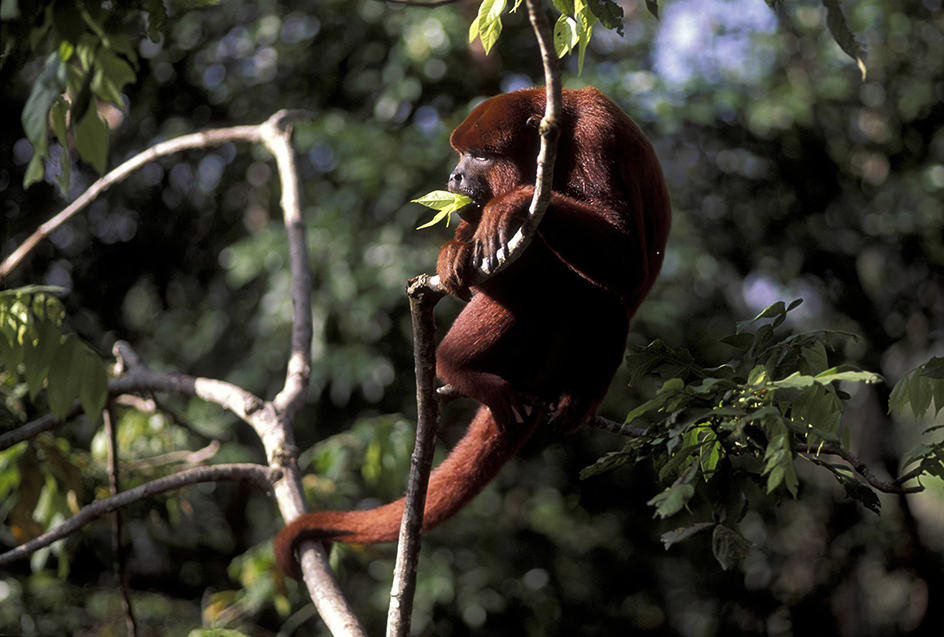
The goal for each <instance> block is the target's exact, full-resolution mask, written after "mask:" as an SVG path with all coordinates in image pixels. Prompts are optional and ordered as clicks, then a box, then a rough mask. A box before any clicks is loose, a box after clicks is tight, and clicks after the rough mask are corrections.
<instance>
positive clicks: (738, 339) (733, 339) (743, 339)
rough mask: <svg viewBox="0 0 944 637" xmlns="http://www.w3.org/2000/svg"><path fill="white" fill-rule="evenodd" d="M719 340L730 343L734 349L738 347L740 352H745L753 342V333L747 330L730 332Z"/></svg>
mask: <svg viewBox="0 0 944 637" xmlns="http://www.w3.org/2000/svg"><path fill="white" fill-rule="evenodd" d="M721 342H722V343H725V344H727V345H730V346H731V347H734V348H735V349H739V350H741V351H742V352H746V351H748V350H749V349H750V348H751V345H752V344H753V343H754V335H753V334H750V333H747V332H744V333H741V334H731V335H730V336H725V337H724V338H722V339H721Z"/></svg>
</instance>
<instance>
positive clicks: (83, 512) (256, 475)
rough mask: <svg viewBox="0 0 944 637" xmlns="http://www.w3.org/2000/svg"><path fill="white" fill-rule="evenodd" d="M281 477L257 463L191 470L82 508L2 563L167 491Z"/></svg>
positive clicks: (267, 484)
mask: <svg viewBox="0 0 944 637" xmlns="http://www.w3.org/2000/svg"><path fill="white" fill-rule="evenodd" d="M278 477H279V472H278V471H275V470H273V469H270V468H268V467H263V466H262V465H257V464H218V465H213V466H210V467H196V468H194V469H187V470H185V471H181V472H179V473H175V474H173V475H170V476H167V477H165V478H159V479H157V480H153V481H152V482H148V483H147V484H142V485H141V486H140V487H135V488H134V489H128V490H127V491H123V492H121V493H119V494H117V495H114V496H111V497H108V498H105V499H104V500H99V501H97V502H93V503H92V504H89V505H87V506H84V507H82V508H81V509H80V510H79V512H78V513H76V514H75V515H74V516H72V517H71V518H69V519H68V520H66V521H65V522H63V523H62V524H60V525H59V526H57V527H55V528H54V529H51V530H49V531H47V532H45V533H43V534H42V535H40V536H39V537H37V538H35V539H32V540H30V541H29V542H26V543H25V544H21V545H20V546H18V547H16V548H15V549H12V550H10V551H7V552H6V553H3V554H0V566H6V565H7V564H10V563H12V562H14V561H16V560H19V559H23V558H25V557H28V556H30V555H31V554H33V553H34V552H36V551H38V550H39V549H41V548H45V547H47V546H49V545H51V544H52V543H53V542H55V541H57V540H61V539H63V538H65V537H68V536H69V535H72V534H73V533H75V532H76V531H78V530H79V529H81V528H82V527H83V526H85V525H86V524H88V523H89V522H91V521H93V520H95V519H97V518H99V517H101V516H103V515H105V514H106V513H111V512H113V511H117V510H118V509H120V508H121V507H125V506H128V505H129V504H134V503H135V502H140V501H142V500H146V499H148V498H151V497H153V496H155V495H157V494H159V493H164V492H165V491H173V490H174V489H180V488H181V487H185V486H187V485H191V484H196V483H198V482H220V481H224V480H248V481H250V482H254V483H255V484H257V485H258V486H259V487H261V488H262V489H265V490H266V491H268V490H270V489H271V488H272V484H273V483H274V482H275V481H276V480H277V479H278Z"/></svg>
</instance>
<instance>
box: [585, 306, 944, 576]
mask: <svg viewBox="0 0 944 637" xmlns="http://www.w3.org/2000/svg"><path fill="white" fill-rule="evenodd" d="M800 302H801V301H800V300H797V301H794V302H793V303H791V304H790V305H789V306H786V305H785V304H784V303H782V302H778V303H775V304H774V305H771V306H770V307H768V308H767V309H765V310H764V311H763V312H761V313H760V314H759V315H758V316H756V317H755V318H754V319H752V320H750V321H745V322H743V323H740V324H738V326H737V331H736V333H735V334H733V335H731V336H729V337H726V338H725V339H723V342H725V343H727V344H729V345H731V346H733V347H735V348H737V349H738V350H740V351H741V352H742V357H741V359H740V360H736V361H732V362H731V363H728V364H725V365H721V366H718V367H712V368H707V367H703V366H702V365H700V364H698V363H696V362H695V360H694V359H693V358H692V356H691V355H690V354H689V353H688V352H687V351H686V350H672V349H670V348H668V347H667V346H666V345H665V344H664V343H662V342H661V341H655V342H653V343H652V344H650V345H649V346H648V347H646V348H644V349H642V350H641V351H639V352H637V353H636V354H633V355H632V356H630V357H629V358H628V365H629V367H630V370H631V376H632V380H633V381H634V382H635V381H637V380H639V379H640V378H641V377H642V376H644V375H647V374H657V375H659V376H661V377H662V378H663V379H664V382H663V385H662V387H661V388H660V389H659V390H658V392H657V393H656V395H655V397H653V398H652V399H650V400H648V401H646V402H645V403H643V404H642V405H640V406H639V407H637V408H636V409H634V410H633V411H632V412H630V413H629V415H628V416H627V417H626V422H625V425H624V427H633V426H634V425H636V427H635V428H634V429H632V430H629V431H624V432H623V433H627V434H629V435H630V436H631V437H632V438H633V439H632V441H631V442H629V443H628V444H627V445H626V446H625V447H624V448H623V449H622V450H621V451H619V452H615V453H610V454H608V455H606V456H604V457H602V458H600V459H599V460H598V461H597V462H596V463H595V464H593V465H592V466H590V467H587V468H586V469H584V471H583V472H582V473H581V477H582V478H588V477H590V476H593V475H596V474H598V473H601V472H604V471H609V470H612V469H615V468H617V467H619V466H621V465H623V464H626V463H627V462H640V461H642V460H647V461H652V462H653V464H654V465H655V468H656V470H657V472H658V477H659V480H660V481H661V482H663V483H665V484H667V485H668V486H667V487H666V488H665V489H664V490H663V491H662V492H660V493H659V494H657V495H656V496H655V497H654V498H652V499H651V500H650V501H649V504H650V505H651V506H652V507H653V508H654V509H655V513H654V515H655V516H656V517H659V518H669V517H672V516H674V515H676V514H678V513H680V512H682V511H683V510H687V509H688V507H689V504H690V502H691V501H692V500H693V498H694V497H695V496H696V494H698V493H701V494H702V496H704V498H706V499H707V500H708V501H710V502H711V503H712V506H713V511H714V512H713V514H712V515H713V518H714V519H713V521H712V522H710V523H698V524H696V525H694V526H689V527H684V528H683V529H681V530H678V531H673V532H672V533H671V534H668V535H667V536H666V537H664V540H665V542H666V544H667V545H671V544H672V543H674V542H677V541H680V540H681V539H685V538H687V537H690V535H692V534H694V533H696V532H700V531H704V530H707V529H709V528H715V529H716V530H715V533H716V534H722V535H723V536H724V537H723V541H719V540H718V537H717V535H716V536H715V543H714V548H715V555H716V557H717V558H718V560H719V562H720V563H721V564H722V566H724V567H725V568H728V567H730V565H731V564H732V563H733V562H734V561H736V560H737V555H740V554H741V552H742V550H743V549H744V546H745V545H744V544H743V542H740V541H736V538H735V537H734V536H736V535H737V532H736V531H734V530H733V529H732V528H727V529H726V530H724V531H720V530H718V528H717V527H719V526H730V525H731V524H735V523H737V522H738V521H739V520H740V519H741V517H742V516H743V514H744V513H745V512H746V506H747V504H746V503H747V501H748V493H751V492H753V491H754V490H755V489H756V488H757V487H758V486H760V487H761V488H763V489H764V492H765V493H766V494H767V495H768V496H777V497H780V496H782V495H783V494H784V493H786V494H789V495H790V496H793V497H796V496H797V489H798V487H799V478H798V477H797V473H796V470H795V467H794V464H795V461H796V460H797V459H805V460H808V461H810V462H812V463H813V464H815V465H817V466H820V467H822V468H824V469H826V470H827V471H829V472H830V473H831V474H832V475H833V476H834V477H835V478H836V480H838V481H839V483H840V484H841V485H842V487H843V489H844V490H845V492H846V495H847V496H848V497H850V498H852V499H854V500H856V501H858V502H860V503H861V504H862V505H863V506H865V507H866V508H868V509H869V510H871V511H874V512H876V513H878V512H879V509H880V502H879V499H878V496H877V493H878V492H883V493H895V494H909V493H917V492H920V491H922V490H923V489H924V487H923V485H921V484H920V483H919V484H917V485H913V486H906V484H907V483H909V482H911V481H913V480H917V479H919V478H920V477H922V476H924V475H934V476H938V477H944V440H939V441H937V442H929V443H926V444H924V445H921V446H919V447H918V448H916V449H914V450H912V451H911V452H910V453H909V455H908V458H909V461H908V464H912V463H917V466H916V467H915V468H914V469H912V470H910V471H908V472H906V473H903V474H902V475H900V476H898V477H896V478H894V479H892V480H881V479H879V478H877V477H876V476H875V475H874V474H873V473H872V471H871V470H870V469H869V467H868V466H867V465H866V464H865V463H864V462H862V461H861V460H859V459H858V458H856V456H855V455H853V454H852V453H851V452H850V451H849V446H850V438H851V436H850V427H849V426H848V423H846V421H845V418H844V409H845V403H846V401H847V400H848V399H849V398H850V395H849V394H848V393H847V392H846V391H844V390H843V389H842V384H843V383H865V384H871V383H878V382H882V380H883V379H882V378H881V377H880V376H879V375H877V374H874V373H871V372H866V371H860V370H857V369H854V368H852V367H849V366H839V367H830V366H829V363H828V355H827V351H826V343H828V342H829V341H830V340H831V339H833V338H837V337H841V338H847V337H850V335H849V334H844V333H839V332H828V331H812V332H805V333H801V334H795V335H791V336H788V337H786V338H783V339H782V340H781V339H777V338H775V336H774V330H775V329H776V328H777V327H778V326H780V325H781V324H782V323H783V322H784V321H785V320H786V318H787V314H788V313H789V312H790V311H791V310H793V309H795V308H796V307H797V306H798V305H799V304H800ZM754 325H757V328H756V330H755V331H754V332H748V331H747V329H748V328H749V327H751V326H754ZM932 399H933V402H934V404H935V407H936V410H935V412H934V413H937V411H939V410H940V409H941V406H942V405H944V360H942V359H937V358H935V359H932V360H931V361H929V362H928V363H926V364H925V365H922V366H921V367H919V368H918V369H916V370H913V371H912V372H909V374H907V375H906V376H905V378H903V379H902V381H900V382H899V383H898V385H896V387H895V390H894V391H893V392H892V401H891V402H892V406H893V407H894V408H898V409H900V408H901V406H903V405H906V404H907V405H909V406H910V407H911V409H912V411H913V412H914V413H915V415H918V416H920V415H923V414H924V413H925V411H927V410H928V409H929V406H930V403H931V401H932ZM595 424H596V423H595ZM641 424H645V425H646V426H645V428H644V429H642V428H641V427H640V426H639V425H641ZM938 429H941V428H940V427H931V428H929V429H928V430H927V432H926V433H931V432H933V431H936V430H938ZM827 457H838V458H840V459H842V460H843V461H844V462H843V463H836V462H830V461H827V459H826V458H827ZM725 521H728V525H725V524H724V523H725ZM732 534H733V535H732ZM738 537H739V536H738ZM741 539H742V540H743V538H741ZM744 542H746V540H744ZM719 551H721V553H719Z"/></svg>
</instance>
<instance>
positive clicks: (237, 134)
mask: <svg viewBox="0 0 944 637" xmlns="http://www.w3.org/2000/svg"><path fill="white" fill-rule="evenodd" d="M285 117H298V112H297V111H294V112H290V111H279V112H278V113H276V114H275V115H273V116H272V117H270V118H269V121H268V122H266V124H269V123H271V122H277V121H279V120H282V119H283V118H285ZM263 126H264V125H263ZM261 132H262V127H261V126H234V127H232V128H219V129H214V130H208V131H203V132H200V133H193V134H192V135H183V136H182V137H177V138H175V139H170V140H168V141H166V142H161V143H159V144H156V145H154V146H152V147H151V148H149V149H147V150H146V151H144V152H142V153H139V154H137V155H135V156H134V157H132V158H131V159H129V160H128V161H126V162H124V163H123V164H121V165H120V166H118V167H117V168H115V169H114V170H112V171H111V172H110V173H108V174H107V175H105V176H104V177H102V178H101V179H99V180H98V181H96V182H95V183H94V184H92V185H91V186H89V189H88V190H86V191H85V192H84V193H82V195H81V196H79V197H78V198H77V199H76V200H75V201H73V202H72V203H71V204H69V205H68V206H66V208H65V209H64V210H63V211H62V212H60V213H59V214H57V215H56V216H55V217H53V218H52V219H50V220H49V221H47V222H46V223H44V224H43V225H41V226H40V227H39V228H37V229H36V232H34V233H33V234H32V235H30V237H29V238H28V239H26V241H24V242H23V243H22V244H20V246H19V247H18V248H17V249H16V250H14V251H13V252H12V253H11V254H10V255H9V256H8V257H7V258H6V259H4V260H3V263H0V281H3V280H4V279H5V278H6V277H7V276H9V274H10V273H11V272H12V271H13V270H14V269H16V266H18V265H19V264H20V262H21V261H22V260H23V259H24V258H25V257H26V255H28V254H29V253H30V252H31V251H32V250H33V248H35V247H36V245H37V244H39V242H40V241H42V240H43V239H45V238H46V237H48V236H49V235H50V234H51V233H52V231H53V230H55V229H56V228H58V227H59V226H61V225H62V224H63V223H65V222H66V221H68V220H69V219H70V218H72V217H73V216H74V215H75V214H76V213H78V212H80V211H81V210H82V209H84V208H85V207H86V206H88V205H89V204H90V203H92V202H93V201H95V199H97V198H98V196H99V195H101V194H102V193H103V192H105V191H106V190H108V189H109V188H111V187H112V186H114V185H115V184H117V183H120V182H122V181H124V180H125V179H126V178H127V177H128V176H129V175H131V173H133V172H134V171H135V170H137V169H139V168H141V167H142V166H144V165H145V164H148V163H150V162H152V161H154V160H155V159H158V158H160V157H164V156H166V155H173V154H174V153H179V152H181V151H184V150H191V149H194V148H207V147H210V146H219V145H221V144H225V143H227V142H236V141H242V142H257V141H259V139H260V134H261Z"/></svg>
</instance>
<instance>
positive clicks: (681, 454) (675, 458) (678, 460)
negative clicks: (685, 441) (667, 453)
mask: <svg viewBox="0 0 944 637" xmlns="http://www.w3.org/2000/svg"><path fill="white" fill-rule="evenodd" d="M700 448H701V445H700V444H694V445H686V446H685V447H683V448H681V449H679V451H678V452H677V453H675V454H673V455H672V457H671V458H669V461H668V462H666V463H665V465H663V467H662V468H661V469H660V470H659V480H660V481H661V482H668V481H669V479H670V478H672V477H673V476H674V475H675V474H676V473H677V472H678V470H679V469H680V468H681V467H682V465H683V464H685V461H686V460H688V457H689V456H691V455H692V454H693V453H694V452H695V451H697V450H698V449H700Z"/></svg>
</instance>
